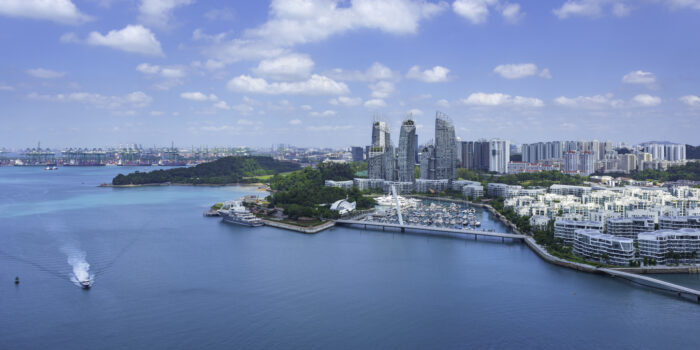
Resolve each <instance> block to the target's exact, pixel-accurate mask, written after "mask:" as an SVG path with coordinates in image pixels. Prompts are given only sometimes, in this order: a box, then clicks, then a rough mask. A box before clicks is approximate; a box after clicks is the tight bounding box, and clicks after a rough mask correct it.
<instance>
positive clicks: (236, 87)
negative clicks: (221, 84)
mask: <svg viewBox="0 0 700 350" xmlns="http://www.w3.org/2000/svg"><path fill="white" fill-rule="evenodd" d="M227 87H228V89H229V90H232V91H238V92H249V93H257V94H270V95H281V94H286V95H347V94H349V93H350V89H348V86H347V85H345V84H344V83H340V82H337V81H335V80H333V79H330V78H328V77H325V76H322V75H316V74H314V75H312V76H311V77H310V78H309V79H308V80H304V81H297V82H273V83H268V82H267V81H266V80H265V79H262V78H253V77H251V76H248V75H240V76H238V77H235V78H233V79H231V80H230V81H229V82H228V84H227Z"/></svg>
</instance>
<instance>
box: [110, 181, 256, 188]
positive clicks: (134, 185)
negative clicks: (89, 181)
mask: <svg viewBox="0 0 700 350" xmlns="http://www.w3.org/2000/svg"><path fill="white" fill-rule="evenodd" d="M159 186H192V187H228V186H255V187H261V186H266V184H264V183H262V182H234V183H228V184H189V183H179V182H175V183H172V182H163V183H150V184H129V185H112V184H108V183H103V184H100V185H97V187H111V188H135V187H159Z"/></svg>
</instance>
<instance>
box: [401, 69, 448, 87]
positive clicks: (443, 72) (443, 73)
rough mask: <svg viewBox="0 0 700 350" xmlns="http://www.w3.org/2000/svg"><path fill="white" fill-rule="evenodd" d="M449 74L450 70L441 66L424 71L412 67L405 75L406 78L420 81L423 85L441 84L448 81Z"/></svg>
mask: <svg viewBox="0 0 700 350" xmlns="http://www.w3.org/2000/svg"><path fill="white" fill-rule="evenodd" d="M449 73H450V70H449V69H447V68H445V67H442V66H435V67H433V68H432V69H426V70H424V71H421V70H420V67H419V66H413V67H411V69H409V70H408V73H406V78H408V79H415V80H420V81H422V82H424V83H442V82H446V81H448V80H449V79H450V77H448V74H449Z"/></svg>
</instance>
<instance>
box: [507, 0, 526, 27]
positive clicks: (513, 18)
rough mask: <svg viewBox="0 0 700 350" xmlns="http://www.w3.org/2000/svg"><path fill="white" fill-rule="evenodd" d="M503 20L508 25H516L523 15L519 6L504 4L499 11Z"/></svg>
mask: <svg viewBox="0 0 700 350" xmlns="http://www.w3.org/2000/svg"><path fill="white" fill-rule="evenodd" d="M501 15H503V18H504V19H505V20H506V21H507V22H510V23H517V22H518V21H520V19H521V18H523V17H524V16H525V14H524V13H523V12H522V11H520V4H506V5H504V6H503V9H502V10H501Z"/></svg>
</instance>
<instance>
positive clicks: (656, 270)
mask: <svg viewBox="0 0 700 350" xmlns="http://www.w3.org/2000/svg"><path fill="white" fill-rule="evenodd" d="M407 197H412V198H419V199H427V200H438V201H439V200H442V201H446V202H453V203H462V204H467V205H472V206H476V207H480V208H486V210H488V211H489V212H490V213H491V214H493V215H494V216H496V217H497V218H498V220H500V221H501V222H502V223H503V224H504V225H506V226H507V227H509V228H510V229H511V230H513V232H515V233H518V234H521V235H524V236H528V237H527V238H525V239H524V240H523V242H524V243H525V245H527V246H528V247H529V248H530V250H532V251H533V252H534V253H535V254H536V255H537V256H539V257H540V258H541V259H542V260H544V261H546V262H548V263H551V264H554V265H557V266H561V267H567V268H570V269H574V270H577V271H583V272H588V273H601V271H599V270H598V268H597V267H595V266H593V265H588V264H583V263H578V262H574V261H569V260H566V259H561V258H558V257H556V256H554V255H551V254H549V252H547V249H546V248H544V247H542V246H540V245H539V244H537V242H535V239H534V238H532V236H530V235H525V234H523V233H522V232H520V230H518V228H517V226H515V224H513V223H512V222H510V221H509V220H508V219H506V218H505V217H504V216H503V215H502V214H501V213H499V212H498V211H496V209H494V208H493V207H492V206H490V205H488V204H485V203H473V202H470V201H467V200H463V199H452V198H440V197H437V198H434V197H429V196H421V195H408V196H407ZM610 269H613V270H618V271H623V272H629V273H635V274H639V275H644V274H697V273H700V266H659V267H650V266H645V267H626V266H619V267H611V268H610Z"/></svg>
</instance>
